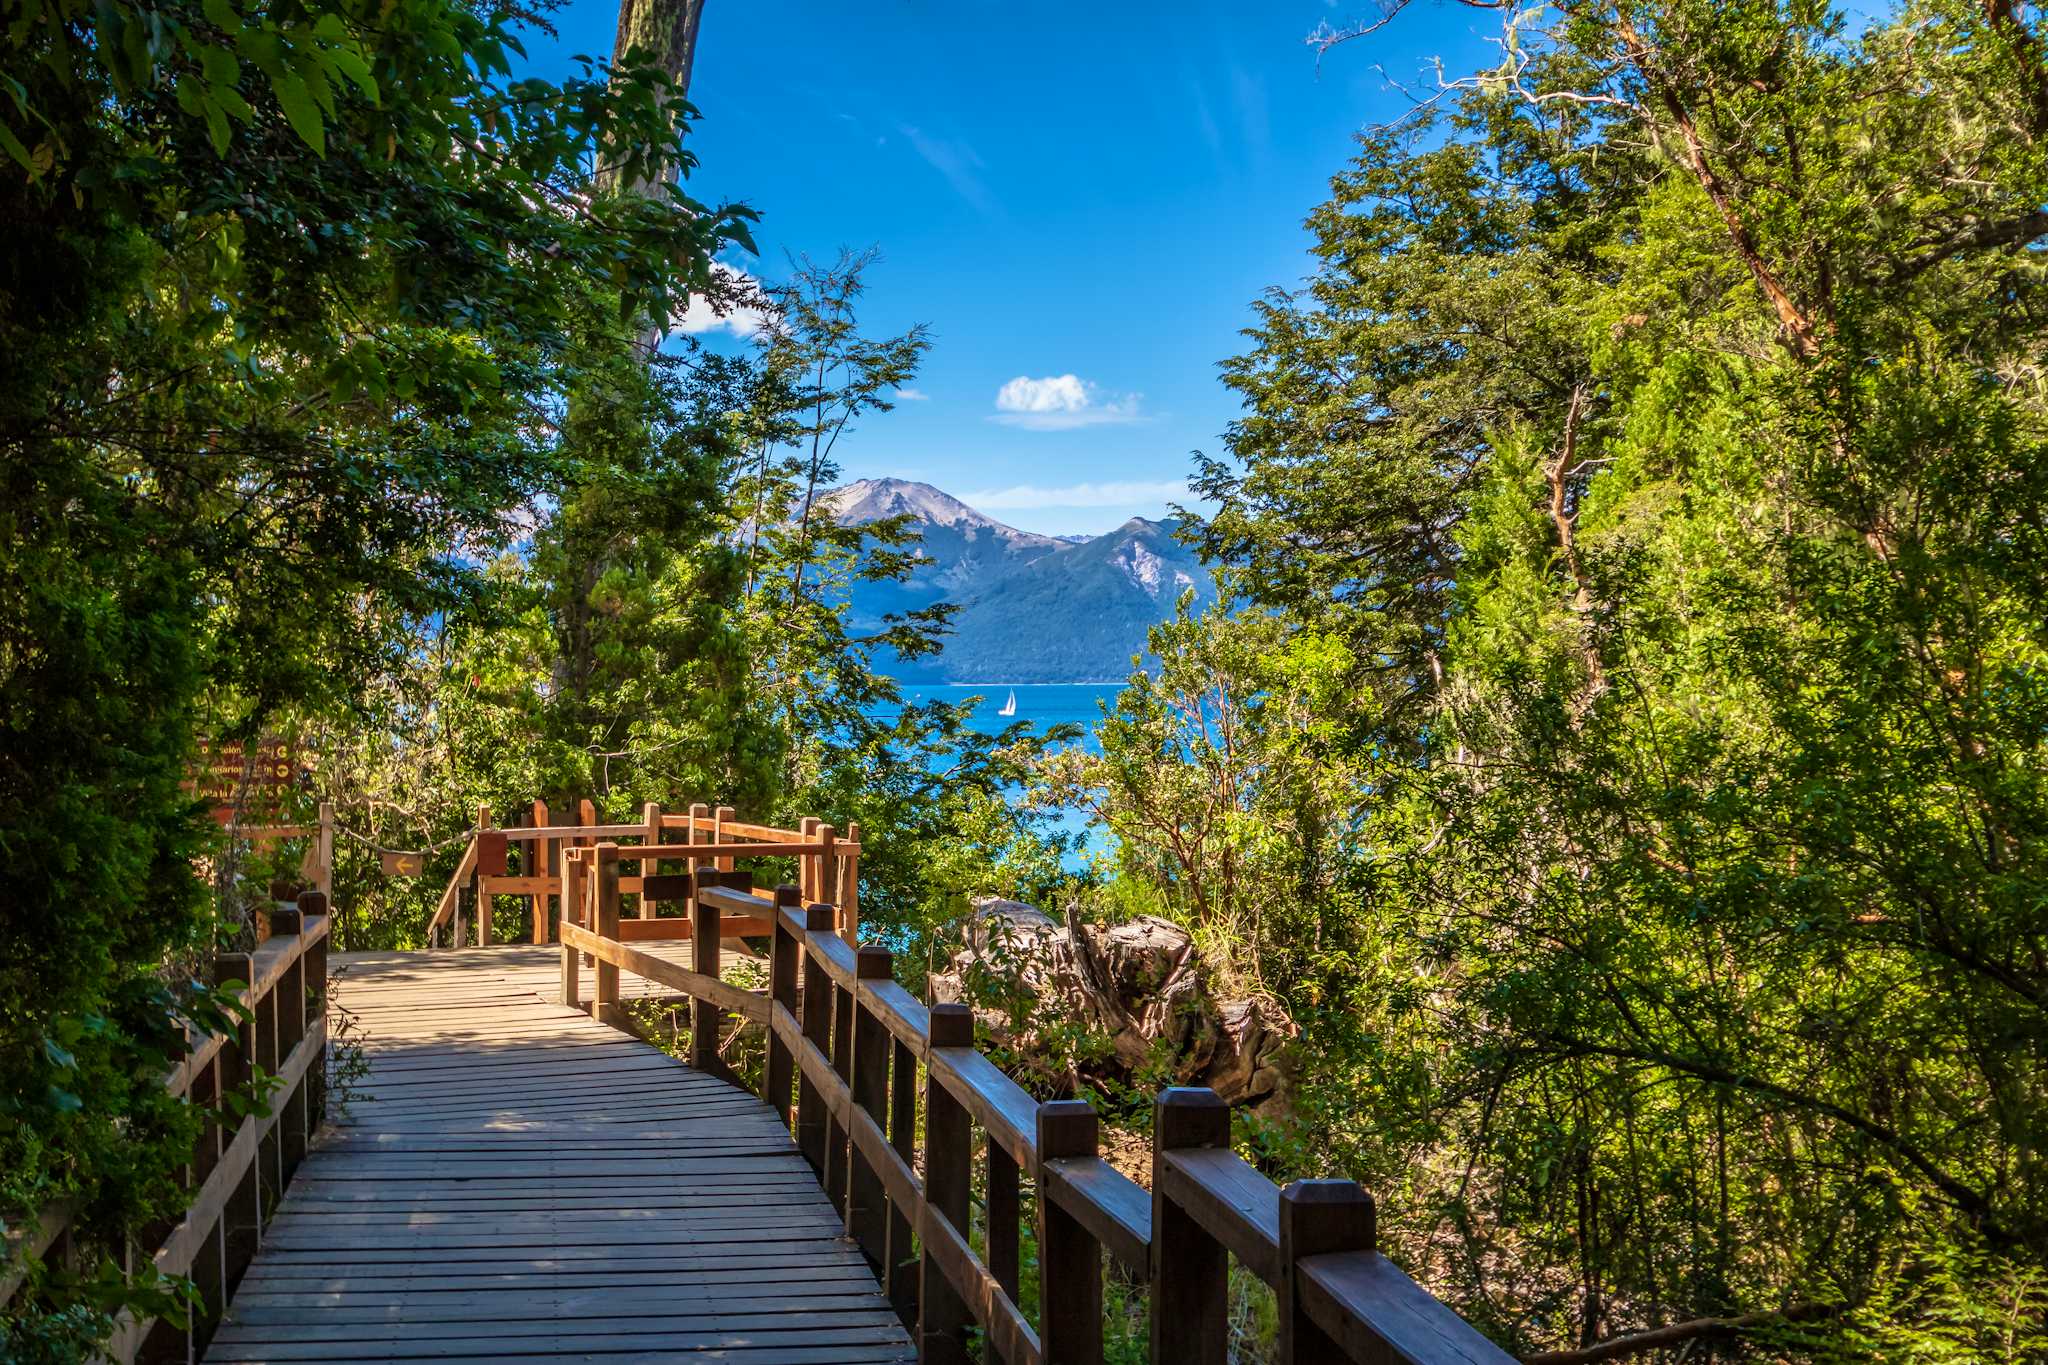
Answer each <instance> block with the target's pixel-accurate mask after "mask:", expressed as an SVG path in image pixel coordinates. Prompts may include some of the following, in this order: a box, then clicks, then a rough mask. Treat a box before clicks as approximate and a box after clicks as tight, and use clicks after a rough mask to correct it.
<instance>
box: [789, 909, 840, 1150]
mask: <svg viewBox="0 0 2048 1365" xmlns="http://www.w3.org/2000/svg"><path fill="white" fill-rule="evenodd" d="M804 929H805V931H806V933H807V934H820V933H823V934H829V933H831V932H832V910H831V907H829V906H823V905H813V906H811V907H809V908H808V909H806V910H805V911H804ZM802 957H803V969H804V971H803V977H804V999H803V1008H804V1038H805V1040H806V1041H808V1042H809V1043H810V1044H811V1045H812V1046H813V1047H815V1048H817V1049H818V1051H819V1053H821V1054H822V1055H824V1056H827V1057H829V1056H831V1055H832V976H831V974H830V973H829V972H827V971H826V970H825V964H824V962H823V960H821V959H820V958H819V957H818V955H817V954H816V953H813V952H809V951H805V952H804V953H802ZM832 1127H833V1124H832V1115H831V1111H830V1110H828V1109H827V1108H826V1107H825V1097H824V1095H822V1094H820V1093H819V1091H818V1087H817V1086H815V1085H813V1084H812V1083H811V1077H810V1073H809V1072H807V1071H805V1070H804V1069H803V1068H802V1067H801V1066H799V1067H798V1068H797V1073H796V1145H797V1150H798V1151H800V1152H802V1153H803V1154H804V1160H806V1161H808V1162H810V1163H811V1174H812V1175H815V1176H816V1177H817V1178H818V1182H819V1184H821V1185H822V1184H823V1183H824V1180H825V1149H826V1148H827V1147H828V1146H830V1145H831V1140H832V1131H831V1130H832Z"/></svg>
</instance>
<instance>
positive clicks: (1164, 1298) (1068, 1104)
mask: <svg viewBox="0 0 2048 1365" xmlns="http://www.w3.org/2000/svg"><path fill="white" fill-rule="evenodd" d="M629 852H630V851H629V850H625V849H621V848H619V847H617V846H616V845H612V844H599V845H598V846H597V847H595V848H592V849H574V850H570V852H569V854H568V858H569V863H568V865H567V868H566V869H565V871H566V872H567V875H568V877H569V887H570V891H569V895H570V897H571V901H572V903H573V904H574V905H575V906H576V907H577V913H575V914H573V915H571V916H568V917H566V918H565V919H564V922H563V928H562V998H563V1001H564V1003H566V1004H569V1005H572V1006H577V1007H579V1008H582V1007H584V998H583V994H582V980H581V967H582V965H583V963H582V959H583V958H584V956H585V955H586V954H587V955H588V956H589V958H590V959H591V960H592V961H593V962H594V964H595V966H596V991H595V995H594V997H593V998H592V999H591V1000H590V1002H589V1005H588V1008H590V1009H591V1011H592V1012H593V1013H595V1014H596V1015H597V1016H598V1017H600V1018H606V1019H612V1020H617V1018H618V1011H619V973H620V972H621V971H622V970H623V971H630V972H633V973H636V974H638V975H641V976H644V977H646V978H648V979H650V980H653V981H657V982H660V983H662V984H664V985H666V986H668V987H670V988H671V989H673V990H675V991H678V992H680V993H682V994H686V995H688V996H690V997H691V998H692V1002H693V1003H692V1011H693V1018H692V1030H691V1034H692V1037H691V1061H692V1063H693V1064H695V1065H697V1066H699V1067H702V1068H704V1069H706V1070H711V1071H722V1070H724V1067H723V1064H722V1063H721V1062H720V1061H719V1054H718V1040H719V1035H720V1028H721V1024H722V1023H723V1020H724V1016H726V1015H736V1016H738V1017H739V1018H741V1019H742V1020H745V1021H747V1022H750V1023H753V1024H758V1025H762V1026H763V1027H764V1028H765V1030H766V1032H767V1058H766V1064H765V1068H764V1071H765V1075H764V1081H763V1087H762V1088H763V1094H762V1098H763V1099H765V1100H766V1101H767V1102H768V1103H769V1104H770V1105H772V1106H773V1107H774V1109H775V1111H776V1113H777V1114H778V1115H780V1116H781V1118H782V1120H783V1121H784V1123H785V1124H793V1131H794V1134H795V1138H796V1143H797V1146H798V1148H799V1150H801V1151H802V1153H803V1155H804V1157H805V1159H806V1160H807V1161H808V1162H809V1163H810V1166H811V1169H812V1170H813V1171H814V1172H816V1174H817V1176H818V1179H819V1182H820V1183H821V1184H822V1185H823V1186H824V1188H825V1191H826V1193H827V1195H828V1196H829V1197H830V1198H831V1200H832V1203H833V1206H834V1208H835V1209H836V1210H837V1211H838V1212H839V1214H840V1215H841V1216H842V1217H843V1218H844V1220H845V1224H846V1230H847V1234H848V1235H849V1236H850V1237H852V1238H854V1239H855V1240H856V1241H857V1242H858V1243H859V1245H860V1247H861V1250H862V1251H863V1252H864V1253H865V1254H866V1256H867V1259H868V1261H869V1263H870V1264H871V1265H872V1266H873V1267H874V1268H875V1270H876V1273H877V1275H878V1277H879V1279H880V1281H881V1284H882V1287H883V1289H884V1291H885V1292H886V1293H887V1295H888V1297H889V1300H890V1302H891V1304H892V1305H894V1307H895V1309H896V1311H897V1313H898V1314H899V1315H900V1316H901V1317H902V1319H903V1321H904V1322H905V1324H906V1325H908V1326H910V1327H911V1329H912V1330H913V1332H914V1333H915V1334H916V1338H917V1342H918V1352H919V1358H920V1359H921V1360H924V1361H926V1362H931V1363H932V1365H957V1363H960V1362H965V1361H967V1360H968V1359H970V1355H971V1353H970V1337H971V1335H972V1334H974V1333H979V1334H980V1335H981V1337H982V1338H983V1340H984V1341H985V1343H986V1345H987V1348H988V1354H987V1357H986V1358H988V1359H990V1360H994V1361H1003V1362H1007V1365H1037V1363H1038V1362H1046V1363H1047V1365H1095V1363H1096V1362H1099V1361H1101V1360H1102V1358H1103V1332H1104V1314H1103V1270H1104V1265H1103V1260H1104V1256H1105V1254H1106V1255H1107V1256H1109V1257H1110V1258H1112V1259H1113V1260H1114V1261H1115V1262H1116V1263H1117V1264H1118V1265H1120V1266H1122V1267H1123V1268H1124V1270H1125V1271H1126V1272H1127V1273H1128V1275H1129V1276H1131V1277H1134V1278H1135V1279H1136V1280H1137V1281H1140V1282H1143V1283H1145V1284H1146V1285H1148V1286H1149V1291H1150V1314H1151V1328H1150V1331H1151V1358H1152V1359H1153V1360H1155V1361H1159V1362H1162V1365H1164V1363H1165V1362H1172V1365H1221V1362H1222V1361H1223V1360H1224V1358H1225V1353H1226V1349H1227V1346H1228V1342H1229V1331H1228V1326H1227V1323H1226V1320H1225V1312H1226V1305H1227V1304H1228V1302H1229V1294H1228V1289H1227V1276H1228V1272H1229V1262H1230V1259H1231V1258H1232V1257H1235V1258H1236V1260H1237V1261H1238V1263H1239V1264H1240V1265H1241V1266H1243V1267H1244V1268H1245V1269H1246V1270H1247V1271H1249V1272H1250V1273H1251V1274H1253V1275H1255V1276H1257V1277H1258V1278H1259V1279H1261V1280H1263V1281H1264V1282H1265V1283H1267V1284H1268V1285H1270V1286H1272V1288H1273V1290H1274V1292H1275V1293H1276V1295H1277V1296H1278V1304H1279V1341H1278V1359H1279V1360H1281V1361H1283V1362H1288V1363H1289V1365H1305V1363H1306V1362H1334V1361H1344V1360H1351V1361H1370V1362H1380V1361H1409V1362H1414V1365H1452V1363H1453V1362H1457V1363H1460V1365H1506V1362H1508V1360H1509V1357H1508V1356H1506V1355H1505V1354H1504V1353H1503V1352H1501V1351H1500V1350H1499V1349H1498V1348H1497V1347H1495V1346H1494V1345H1493V1344H1492V1343H1491V1342H1489V1341H1488V1340H1487V1339H1486V1338H1485V1337H1483V1336H1481V1335H1480V1334H1479V1333H1478V1332H1477V1331H1476V1330H1474V1329H1473V1328H1472V1327H1470V1326H1469V1325H1468V1324H1466V1323H1465V1322H1464V1321H1463V1320H1461V1319H1460V1318H1459V1317H1458V1316H1457V1315H1456V1314H1455V1313H1453V1312H1452V1311H1451V1310H1450V1309H1449V1308H1447V1307H1445V1306H1444V1305H1443V1304H1442V1303H1440V1302H1438V1301H1437V1300H1436V1299H1435V1298H1433V1297H1432V1296H1431V1295H1430V1294H1429V1293H1428V1292H1426V1291H1425V1290H1423V1289H1422V1288H1420V1287H1419V1286H1417V1285H1416V1284H1415V1282H1414V1281H1413V1280H1411V1279H1409V1278H1408V1276H1406V1275H1405V1274H1403V1273H1402V1272H1401V1270H1400V1269H1399V1268H1398V1267H1396V1266H1395V1265H1394V1264H1393V1263H1392V1262H1390V1261H1388V1260H1387V1259H1386V1258H1385V1257H1384V1256H1382V1255H1380V1254H1379V1253H1378V1252H1377V1250H1376V1249H1375V1247H1374V1237H1375V1228H1374V1210H1373V1203H1372V1199H1371V1197H1370V1196H1369V1195H1367V1194H1366V1193H1365V1191H1363V1190H1362V1189H1360V1188H1359V1187H1358V1186H1357V1185H1356V1184H1354V1183H1352V1182H1350V1181H1347V1180H1304V1181H1296V1182H1295V1183H1294V1184H1291V1185H1289V1186H1287V1187H1286V1188H1285V1189H1281V1188H1279V1187H1277V1186H1275V1185H1274V1184H1273V1183H1272V1182H1271V1181H1269V1180H1267V1179H1266V1178H1265V1177H1264V1176H1263V1175H1261V1174H1260V1173H1259V1172H1258V1171H1257V1170H1255V1169H1254V1168H1252V1167H1251V1166H1250V1165H1249V1164H1247V1163H1246V1162H1245V1161H1244V1160H1242V1159H1241V1158H1239V1157H1238V1156H1237V1155H1236V1154H1235V1153H1234V1152H1233V1151H1232V1150H1231V1148H1230V1112H1229V1110H1228V1109H1227V1108H1226V1107H1225V1105H1224V1103H1223V1101H1222V1100H1220V1099H1219V1098H1218V1097H1217V1096H1216V1095H1215V1093H1214V1092H1212V1091H1208V1090H1196V1089H1184V1088H1175V1089H1169V1090H1166V1091H1163V1092H1162V1093H1161V1094H1160V1095H1159V1097H1158V1100H1157V1103H1156V1105H1155V1108H1154V1113H1153V1151H1152V1187H1151V1189H1150V1191H1149V1192H1148V1191H1147V1190H1146V1189H1144V1188H1143V1187H1142V1186H1140V1185H1138V1184H1137V1183H1136V1182H1135V1181H1133V1180H1131V1179H1129V1178H1128V1177H1126V1176H1125V1175H1123V1174H1122V1173H1120V1172H1119V1171H1117V1170H1116V1169H1115V1168H1114V1167H1113V1166H1111V1165H1110V1164H1109V1163H1108V1162H1106V1161H1105V1160H1103V1159H1102V1157H1101V1155H1100V1151H1099V1121H1098V1118H1097V1116H1096V1113H1095V1111H1094V1110H1093V1109H1092V1108H1091V1107H1090V1106H1089V1105H1087V1104H1085V1103H1082V1102H1080V1101H1075V1100H1061V1101H1054V1102H1051V1103H1045V1104H1041V1103H1039V1102H1038V1101H1037V1100H1034V1099H1033V1098H1032V1097H1031V1096H1030V1095H1029V1094H1027V1093H1026V1092H1025V1091H1024V1089H1023V1088H1022V1087H1020V1086H1019V1085H1017V1083H1016V1082H1014V1081H1012V1080H1011V1079H1010V1078H1009V1077H1008V1076H1006V1075H1004V1074H1003V1073H1002V1072H1001V1071H1000V1070H999V1069H998V1068H997V1067H996V1066H995V1064H994V1063H992V1062H990V1061H989V1059H988V1058H986V1057H984V1056H983V1055H982V1054H981V1053H979V1052H978V1051H976V1050H975V1047H974V1018H973V1014H972V1012H971V1011H970V1010H969V1009H968V1008H967V1007H966V1006H964V1005H930V1006H927V1005H924V1004H922V1003H920V1002H919V1001H917V1000H916V999H914V998H913V997H912V996H911V995H910V993H909V992H908V991H906V990H905V989H904V988H903V987H902V986H900V985H898V984H897V983H896V981H895V980H894V978H893V975H892V965H893V964H892V959H891V957H890V953H889V950H888V949H887V948H885V947H882V946H879V945H875V944H866V945H863V946H861V947H860V948H858V949H855V948H853V947H851V946H849V945H848V944H847V943H846V942H845V941H844V940H843V939H842V938H841V937H840V936H839V934H838V933H837V932H836V930H835V916H834V914H833V910H832V907H830V906H828V905H823V904H807V903H806V902H805V898H804V895H803V891H802V889H801V888H799V887H795V886H782V887H778V888H776V890H775V892H774V895H773V898H772V899H764V898H762V897H760V896H757V895H754V894H752V893H751V892H749V891H747V890H744V889H742V888H741V887H740V886H737V885H731V884H728V879H729V877H730V875H731V874H724V873H719V872H717V871H715V870H710V869H706V870H702V871H700V872H699V873H698V875H697V877H696V880H695V885H694V886H693V888H692V893H693V894H692V896H691V912H692V915H691V922H692V923H693V924H694V925H695V926H696V928H697V937H696V956H695V959H694V961H695V970H686V969H684V968H681V967H679V966H677V965H675V964H674V963H671V962H668V961H666V960H664V959H662V958H658V957H654V956H653V955H651V954H649V953H647V952H645V951H643V950H640V949H636V948H634V947H632V946H631V945H630V944H628V943H626V942H624V941H622V940H621V939H620V938H619V935H618V932H617V931H618V928H619V923H620V920H619V898H620V886H621V884H622V878H621V877H620V875H619V871H618V869H619V864H620V863H621V862H622V861H624V860H625V859H626V857H627V856H628V855H629ZM727 916H744V917H748V918H760V919H766V920H768V921H769V922H770V923H771V924H772V926H773V934H772V949H771V953H770V960H769V987H768V994H767V996H766V998H765V999H764V998H762V997H761V996H759V995H756V994H753V993H751V992H748V991H743V990H740V989H739V988H738V987H735V986H732V985H730V984H728V983H726V982H723V981H721V980H719V979H718V961H719V959H718V939H717V936H716V930H715V928H714V926H715V925H717V924H718V923H720V922H721V921H722V920H723V919H724V918H725V917H727ZM579 921H580V922H579ZM920 1114H921V1115H922V1122H921V1123H920ZM976 1128H979V1129H980V1130H981V1131H982V1133H983V1134H984V1135H985V1140H984V1142H983V1143H982V1160H983V1162H984V1163H985V1167H984V1172H983V1204H984V1208H985V1215H984V1218H983V1220H982V1227H981V1229H980V1232H979V1235H978V1236H977V1234H976V1231H975V1228H974V1224H973V1220H972V1217H971V1210H970V1193H971V1187H972V1183H973V1175H974V1163H975V1146H976V1143H975V1137H974V1130H975V1129H976ZM1025 1181H1030V1182H1032V1184H1033V1185H1034V1186H1035V1188H1036V1192H1037V1210H1038V1225H1037V1233H1038V1301H1039V1304H1040V1311H1039V1313H1038V1318H1037V1321H1036V1323H1034V1322H1033V1321H1032V1320H1031V1318H1030V1317H1029V1315H1028V1314H1027V1313H1026V1311H1025V1309H1024V1307H1023V1306H1022V1304H1021V1303H1020V1289H1021V1279H1022V1276H1021V1270H1022V1261H1021V1254H1020V1253H1021V1240H1022V1225H1021V1218H1020V1213H1021V1209H1022V1207H1023V1199H1022V1187H1023V1183H1024V1182H1025Z"/></svg>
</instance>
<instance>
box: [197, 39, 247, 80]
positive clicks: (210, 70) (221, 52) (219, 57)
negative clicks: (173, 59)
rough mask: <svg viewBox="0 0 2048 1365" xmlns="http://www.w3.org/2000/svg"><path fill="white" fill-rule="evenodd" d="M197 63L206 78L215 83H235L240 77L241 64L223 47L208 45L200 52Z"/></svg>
mask: <svg viewBox="0 0 2048 1365" xmlns="http://www.w3.org/2000/svg"><path fill="white" fill-rule="evenodd" d="M199 65H200V67H201V69H203V70H204V71H205V72H206V79H207V80H209V81H211V82H213V83H214V84H215V85H223V86H226V85H236V84H239V83H240V81H241V79H242V64H241V63H240V62H238V61H236V60H235V54H234V53H232V52H230V51H228V50H227V49H226V48H224V47H209V48H207V49H206V51H205V52H203V53H201V54H200V57H199Z"/></svg>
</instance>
